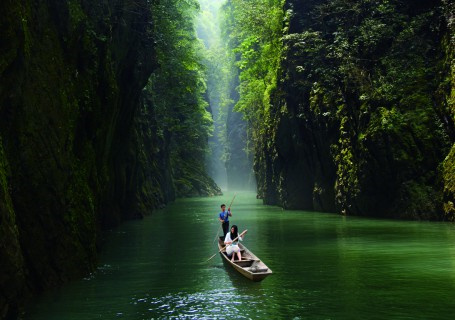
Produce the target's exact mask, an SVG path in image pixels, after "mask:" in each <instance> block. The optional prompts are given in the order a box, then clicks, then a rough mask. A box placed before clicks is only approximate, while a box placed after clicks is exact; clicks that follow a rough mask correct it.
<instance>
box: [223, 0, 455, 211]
mask: <svg viewBox="0 0 455 320" xmlns="http://www.w3.org/2000/svg"><path fill="white" fill-rule="evenodd" d="M453 9H454V8H453V3H452V2H450V1H433V2H431V3H428V2H426V1H403V0H402V1H400V0H395V1H380V0H369V1H361V2H359V1H337V0H332V1H251V2H245V1H236V0H232V1H227V2H226V5H225V11H226V14H227V16H228V18H227V30H228V34H229V38H227V40H228V41H229V43H230V47H231V48H232V49H233V50H234V51H236V52H237V53H238V54H239V59H238V60H239V63H238V66H239V68H240V75H239V77H240V85H239V90H240V98H239V101H238V103H237V105H236V108H237V109H239V110H241V111H242V112H244V114H245V117H246V119H247V120H248V124H249V128H248V130H249V132H250V136H251V137H252V143H253V144H254V150H255V159H254V168H255V174H256V177H257V181H258V193H259V195H260V196H261V197H262V198H263V199H264V202H265V203H267V204H277V205H280V206H283V207H284V208H289V209H307V210H318V211H328V212H340V213H342V214H354V215H365V216H377V217H395V218H406V219H433V220H453V219H454V213H455V212H454V210H453V200H454V193H453V187H452V186H453V182H451V181H453V179H452V178H453V165H452V164H453V159H452V157H453V151H451V148H453V143H454V139H455V136H454V89H453V81H454V80H453V70H454V60H453V48H454V29H453V14H454V13H453V12H454V10H453ZM252 17H253V18H252ZM283 28H284V31H283Z"/></svg>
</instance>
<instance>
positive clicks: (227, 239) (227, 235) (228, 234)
mask: <svg viewBox="0 0 455 320" xmlns="http://www.w3.org/2000/svg"><path fill="white" fill-rule="evenodd" d="M238 240H240V241H243V239H242V237H240V236H239V237H238V238H237V240H235V242H237V241H238ZM231 241H232V239H231V233H230V232H228V233H227V234H226V238H224V244H226V242H231ZM231 245H232V244H231ZM234 245H235V243H234Z"/></svg>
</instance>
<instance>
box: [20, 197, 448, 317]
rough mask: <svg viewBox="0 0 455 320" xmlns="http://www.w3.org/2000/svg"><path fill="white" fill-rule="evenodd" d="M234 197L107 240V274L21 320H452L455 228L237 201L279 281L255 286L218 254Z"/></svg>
mask: <svg viewBox="0 0 455 320" xmlns="http://www.w3.org/2000/svg"><path fill="white" fill-rule="evenodd" d="M232 196H233V193H227V194H225V195H224V196H220V197H212V198H192V199H182V200H178V201H176V202H175V203H173V204H171V205H169V206H168V207H167V208H165V209H163V210H160V211H157V212H155V213H153V214H152V215H151V216H148V217H146V218H145V219H143V220H140V221H130V222H127V223H125V224H123V225H122V226H120V227H119V228H117V229H115V230H112V231H110V232H109V233H108V234H107V235H106V237H107V240H106V245H105V248H104V250H103V252H102V254H101V257H100V264H99V268H98V269H97V271H96V272H94V273H93V274H92V275H90V276H89V277H87V278H85V279H82V280H80V281H75V282H72V283H70V284H68V285H66V286H64V287H62V288H60V289H56V290H53V291H49V292H47V293H45V294H44V295H42V296H41V297H39V298H37V299H36V301H35V302H34V303H33V304H32V305H30V306H29V307H28V308H27V310H26V312H25V314H24V315H23V318H24V319H30V320H31V319H46V320H53V319H55V320H57V319H59V320H61V319H67V320H70V319H452V317H453V314H455V225H453V224H449V223H434V222H410V221H392V220H376V219H365V218H358V217H343V216H340V215H335V214H325V213H313V212H304V211H283V210H282V209H280V208H277V207H273V206H263V205H262V202H261V201H260V200H257V199H256V197H255V194H254V193H251V192H250V193H238V194H237V197H236V199H235V202H234V205H233V208H232V212H233V217H232V218H231V225H232V224H237V225H238V226H239V230H244V229H248V234H247V236H246V237H245V241H244V244H245V245H246V246H247V247H248V248H249V249H250V250H251V251H253V252H254V253H255V254H256V255H257V256H258V257H259V258H260V259H261V260H262V261H264V262H265V263H266V264H267V265H268V266H269V267H270V268H271V269H272V270H273V272H274V274H273V275H271V276H269V277H268V278H266V279H265V280H264V281H262V282H260V283H255V282H251V281H250V280H248V279H246V278H244V277H242V276H241V275H240V274H238V273H236V272H235V271H234V270H233V269H231V268H230V267H229V266H227V265H225V264H223V261H222V260H221V257H220V256H219V255H218V254H217V255H216V256H215V257H214V258H213V259H211V260H210V261H208V262H204V261H205V260H207V259H208V258H209V257H210V256H211V255H213V254H214V253H215V252H217V247H216V244H215V242H214V240H215V236H216V232H217V229H218V228H219V224H218V223H217V219H216V216H217V213H218V212H219V206H220V204H221V203H227V204H229V202H230V200H231V199H232Z"/></svg>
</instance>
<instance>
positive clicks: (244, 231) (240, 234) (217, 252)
mask: <svg viewBox="0 0 455 320" xmlns="http://www.w3.org/2000/svg"><path fill="white" fill-rule="evenodd" d="M247 231H248V229H246V230H244V231H243V232H242V233H241V234H239V235H238V236H237V237H236V238H235V239H234V240H232V242H234V241H235V240H237V239H238V238H239V237H241V236H242V235H243V234H244V233H246V232H247ZM226 247H227V245H226V246H224V247H223V248H221V249H220V250H218V252H217V253H220V252H221V251H223V250H224V249H226ZM217 253H215V254H214V255H213V256H211V257H210V258H208V259H207V260H206V261H205V262H207V261H209V260H211V259H212V258H213V257H214V256H216V254H217Z"/></svg>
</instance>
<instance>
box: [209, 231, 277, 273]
mask: <svg viewBox="0 0 455 320" xmlns="http://www.w3.org/2000/svg"><path fill="white" fill-rule="evenodd" d="M239 247H240V250H241V253H242V260H241V261H237V260H235V261H234V262H232V261H231V259H230V258H229V257H228V256H227V255H226V250H225V249H224V243H223V241H222V240H221V239H220V240H219V241H218V249H219V250H220V254H221V256H222V258H223V259H224V260H225V261H226V262H227V263H228V264H229V265H231V266H232V267H233V268H234V269H235V270H236V271H238V272H239V273H240V274H241V275H243V276H244V277H246V278H248V279H250V280H252V281H256V282H259V281H262V280H264V279H265V278H266V277H268V276H269V275H271V274H272V270H271V269H270V268H269V267H267V265H266V264H265V263H264V262H262V261H261V260H259V259H258V257H256V255H254V254H253V253H252V252H251V251H250V250H248V248H247V247H245V246H244V245H243V244H241V243H240V244H239Z"/></svg>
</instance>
